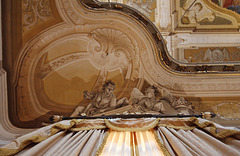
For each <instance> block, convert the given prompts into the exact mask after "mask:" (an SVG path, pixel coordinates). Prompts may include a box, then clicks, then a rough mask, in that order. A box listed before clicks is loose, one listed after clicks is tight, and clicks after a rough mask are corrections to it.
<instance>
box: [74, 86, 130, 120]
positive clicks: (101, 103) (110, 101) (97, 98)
mask: <svg viewBox="0 0 240 156" xmlns="http://www.w3.org/2000/svg"><path fill="white" fill-rule="evenodd" d="M114 90H115V83H114V82H112V81H106V82H105V83H104V84H103V86H102V90H101V91H100V92H98V93H93V92H90V93H89V92H88V91H84V99H88V100H91V102H90V103H89V104H88V105H87V107H84V106H78V107H76V109H75V110H74V112H73V113H72V114H71V117H76V116H79V115H82V113H84V114H86V115H90V116H91V115H95V114H99V113H103V112H106V111H110V110H112V109H115V108H119V107H122V106H125V105H127V104H128V103H129V102H128V100H127V98H121V99H118V100H117V98H116V96H115V95H114V93H113V91H114Z"/></svg>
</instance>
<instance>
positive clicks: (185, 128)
mask: <svg viewBox="0 0 240 156" xmlns="http://www.w3.org/2000/svg"><path fill="white" fill-rule="evenodd" d="M158 126H159V127H169V128H173V129H183V130H186V131H187V130H193V129H194V128H196V127H186V126H174V125H169V124H158Z"/></svg>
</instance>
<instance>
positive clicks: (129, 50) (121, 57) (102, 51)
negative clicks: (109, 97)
mask: <svg viewBox="0 0 240 156" xmlns="http://www.w3.org/2000/svg"><path fill="white" fill-rule="evenodd" d="M89 38H90V40H91V42H90V44H89V48H88V49H89V53H90V55H91V58H92V60H93V61H94V62H95V63H96V64H97V65H98V66H100V67H104V68H107V69H108V70H111V69H114V68H117V67H120V68H122V69H123V68H127V67H126V66H128V65H129V63H131V64H132V66H133V68H132V69H133V71H132V72H133V73H132V76H133V75H135V74H137V75H138V70H139V51H138V49H139V48H138V43H137V41H136V40H135V39H134V38H133V37H131V36H130V35H126V34H125V33H123V32H122V31H120V30H116V29H112V28H99V29H95V30H93V31H92V32H91V33H90V35H89ZM123 70H124V69H123ZM137 75H135V76H134V78H136V76H137ZM132 78H133V77H132Z"/></svg>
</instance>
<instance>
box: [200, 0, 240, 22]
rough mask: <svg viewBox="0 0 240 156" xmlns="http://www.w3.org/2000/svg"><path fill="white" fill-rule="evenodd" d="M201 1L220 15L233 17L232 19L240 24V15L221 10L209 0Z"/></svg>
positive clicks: (224, 9)
mask: <svg viewBox="0 0 240 156" xmlns="http://www.w3.org/2000/svg"><path fill="white" fill-rule="evenodd" d="M202 1H203V2H204V3H206V4H207V5H208V6H209V7H210V8H211V9H213V10H215V11H218V12H220V13H223V14H227V15H230V16H232V17H234V19H235V20H236V21H237V23H240V15H239V14H238V13H236V12H234V11H232V10H229V9H226V8H222V7H220V6H218V5H217V4H215V3H213V2H212V1H210V0H202Z"/></svg>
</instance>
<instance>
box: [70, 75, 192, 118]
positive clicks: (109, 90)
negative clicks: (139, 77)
mask: <svg viewBox="0 0 240 156" xmlns="http://www.w3.org/2000/svg"><path fill="white" fill-rule="evenodd" d="M114 90H115V83H114V82H112V81H110V80H109V81H106V82H105V83H104V84H103V86H102V90H101V91H99V92H97V93H94V92H90V93H89V92H88V91H84V99H86V100H91V102H90V103H89V104H88V105H87V106H86V107H84V106H77V107H76V108H75V110H74V112H73V113H72V114H71V116H70V117H77V116H85V115H87V116H94V115H100V114H103V113H106V112H109V113H110V114H111V111H113V110H114V112H115V113H116V112H117V113H123V114H125V113H152V114H165V115H176V114H184V115H190V114H192V113H193V110H192V106H191V103H190V102H188V101H186V100H185V99H184V98H183V97H181V98H179V99H177V98H176V97H174V96H172V95H171V94H170V93H169V92H168V91H166V90H163V92H164V93H162V94H163V96H162V97H161V96H159V91H158V90H159V89H158V87H156V86H155V85H150V86H148V87H147V88H146V90H145V94H143V93H142V92H141V91H140V90H138V89H137V88H134V89H133V91H132V93H131V97H130V100H128V99H127V98H126V97H124V98H120V99H117V98H116V96H115V95H114V93H113V91H114ZM124 106H127V107H128V110H127V111H124V112H123V111H122V110H121V109H119V111H118V108H122V107H124Z"/></svg>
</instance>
